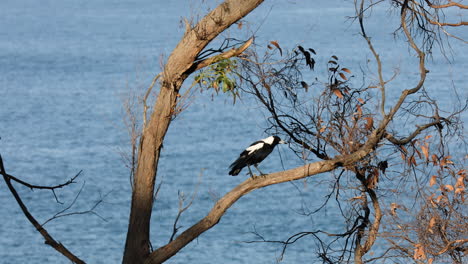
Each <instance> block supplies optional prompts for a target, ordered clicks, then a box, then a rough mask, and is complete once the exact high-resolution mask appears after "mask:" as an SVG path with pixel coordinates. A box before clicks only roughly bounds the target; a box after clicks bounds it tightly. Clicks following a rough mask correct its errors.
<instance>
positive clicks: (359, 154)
mask: <svg viewBox="0 0 468 264" xmlns="http://www.w3.org/2000/svg"><path fill="white" fill-rule="evenodd" d="M382 135H383V129H381V128H378V129H376V130H374V131H373V133H372V135H371V136H370V137H369V140H368V141H367V143H366V144H365V145H364V146H363V147H361V148H360V149H359V150H357V151H356V152H354V153H352V154H349V155H344V156H338V157H336V158H334V159H331V160H326V161H319V162H314V163H310V164H307V165H304V166H301V167H297V168H294V169H290V170H286V171H281V172H276V173H272V174H269V175H268V176H266V177H264V178H256V179H251V178H249V179H248V180H246V181H244V182H243V183H241V184H239V185H238V186H237V187H235V188H234V189H233V190H231V191H230V192H229V193H227V194H226V195H225V196H224V197H222V198H221V199H220V200H219V201H218V202H217V203H216V204H215V205H214V207H213V209H211V211H210V212H209V213H208V215H207V216H205V217H204V218H203V219H202V220H200V221H199V222H198V223H196V224H195V225H193V226H192V227H190V228H188V229H187V230H186V231H184V232H183V233H182V234H181V235H179V236H178V237H177V238H176V239H174V240H173V241H172V242H170V243H169V244H167V245H165V246H163V247H160V248H158V249H157V250H155V251H153V252H152V253H151V254H150V255H149V257H148V258H147V259H146V261H145V264H156V263H162V262H164V261H166V260H167V259H169V258H170V257H172V256H173V255H175V254H176V253H177V252H178V251H179V250H180V249H182V248H183V247H185V246H186V245H187V244H188V243H190V242H191V241H192V240H194V239H195V238H197V237H198V236H200V235H201V234H202V233H203V232H205V231H207V230H209V229H210V228H212V227H213V226H215V225H216V224H217V223H218V222H219V220H220V219H221V217H222V216H223V215H224V213H225V212H226V210H227V209H229V208H230V207H231V206H232V205H233V204H234V203H235V202H236V201H237V200H238V199H239V198H241V197H242V196H244V195H246V194H248V193H250V192H251V191H253V190H256V189H259V188H262V187H266V186H269V185H273V184H278V183H283V182H288V181H294V180H299V179H302V178H305V177H308V176H312V175H317V174H320V173H324V172H328V171H331V170H334V169H336V168H338V167H346V166H350V165H351V164H353V163H355V162H357V161H359V160H360V159H362V158H364V157H365V156H367V155H368V154H369V153H371V152H373V151H374V148H375V146H377V144H378V143H379V141H380V140H381V138H382Z"/></svg>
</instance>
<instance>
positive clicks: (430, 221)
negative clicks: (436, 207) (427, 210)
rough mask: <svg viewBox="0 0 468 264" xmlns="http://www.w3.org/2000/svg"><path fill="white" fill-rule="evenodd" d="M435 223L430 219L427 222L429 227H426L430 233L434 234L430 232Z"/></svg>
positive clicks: (434, 219)
mask: <svg viewBox="0 0 468 264" xmlns="http://www.w3.org/2000/svg"><path fill="white" fill-rule="evenodd" d="M435 223H436V218H435V217H432V218H431V220H429V225H428V226H427V230H428V231H429V232H430V233H431V234H434V231H432V228H433V227H434V225H435Z"/></svg>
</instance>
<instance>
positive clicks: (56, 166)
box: [0, 0, 468, 263]
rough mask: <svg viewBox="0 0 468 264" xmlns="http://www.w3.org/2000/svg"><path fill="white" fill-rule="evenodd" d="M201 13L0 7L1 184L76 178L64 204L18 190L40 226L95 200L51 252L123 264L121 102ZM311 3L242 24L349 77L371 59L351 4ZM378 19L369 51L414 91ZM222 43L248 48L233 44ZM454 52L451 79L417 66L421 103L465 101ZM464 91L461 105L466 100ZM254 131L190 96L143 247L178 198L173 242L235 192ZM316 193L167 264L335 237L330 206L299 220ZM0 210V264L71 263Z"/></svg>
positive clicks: (159, 241)
mask: <svg viewBox="0 0 468 264" xmlns="http://www.w3.org/2000/svg"><path fill="white" fill-rule="evenodd" d="M198 2H199V1H182V0H177V1H159V0H157V1H154V0H151V1H150V0H137V1H129V0H125V1H110V0H96V1H72V0H63V1H52V0H43V1H32V0H23V1H16V0H15V1H13V0H2V1H1V2H0V137H1V140H0V153H1V154H2V157H3V159H4V162H5V166H6V169H7V171H8V172H9V173H10V174H12V175H15V176H17V177H19V178H21V179H24V180H27V181H29V182H31V183H36V184H48V185H52V184H56V183H59V182H63V181H66V180H68V179H69V178H71V177H72V176H73V175H75V174H76V173H78V172H79V171H80V170H82V171H83V172H82V175H81V176H80V177H79V178H78V181H77V183H76V184H73V185H72V187H71V188H66V189H63V190H60V191H58V192H57V196H58V199H59V201H60V202H62V203H63V204H60V203H56V201H55V198H54V196H53V194H52V193H51V192H46V191H38V190H36V191H30V190H28V189H25V188H22V187H18V190H19V191H20V193H21V195H22V196H23V198H24V202H25V203H26V204H27V206H29V208H30V210H31V212H32V213H33V214H34V215H35V216H36V217H37V218H38V219H39V221H40V222H41V223H43V222H45V221H46V220H47V219H49V218H50V217H52V216H53V215H54V214H55V213H57V212H58V211H60V210H62V209H64V208H66V207H67V206H69V205H70V203H72V202H73V200H74V197H75V196H76V194H77V193H78V192H80V190H81V193H80V196H79V198H78V199H77V201H76V203H74V205H73V207H72V209H71V211H72V212H83V211H87V210H90V208H91V207H92V206H93V205H94V204H95V203H96V202H98V201H100V200H102V203H100V204H99V206H98V207H97V208H96V209H95V210H94V212H95V213H96V214H80V215H74V216H70V217H63V218H58V219H56V220H54V221H52V222H50V223H47V224H46V227H47V228H48V230H49V231H50V232H51V234H52V235H53V236H54V237H55V238H56V239H57V240H58V241H60V242H61V243H63V244H65V245H66V246H67V247H68V248H69V249H70V250H71V251H73V252H74V253H76V254H77V255H78V256H79V257H81V258H82V259H83V260H85V261H87V262H88V263H119V262H120V261H121V258H122V249H123V246H124V243H125V234H126V230H127V221H128V213H129V204H130V185H129V172H128V169H127V168H126V166H125V162H123V161H122V156H121V153H128V152H129V149H130V148H129V139H128V136H127V131H126V128H125V126H124V125H123V122H122V118H123V116H124V111H123V108H122V104H123V103H122V102H123V101H124V100H125V98H129V97H130V95H131V94H132V92H131V91H134V93H136V94H141V93H142V92H143V91H144V88H145V87H148V85H149V84H150V83H151V79H152V77H153V76H154V75H155V74H156V73H157V72H158V71H159V70H160V62H161V61H163V60H164V58H167V56H168V55H169V54H170V52H171V50H172V49H173V48H174V46H175V45H176V43H177V42H178V40H179V39H180V37H181V36H182V34H183V27H181V22H180V21H181V18H182V17H184V16H185V17H190V16H193V15H196V14H199V13H204V12H205V11H206V9H207V7H206V5H200V4H199V3H198ZM305 2H307V3H305ZM315 2H318V1H267V3H265V4H263V5H262V6H261V7H259V8H258V10H256V11H255V12H254V13H253V14H251V15H249V16H248V17H247V18H246V21H249V23H248V26H249V28H250V30H252V31H257V30H258V31H257V35H258V38H257V39H256V41H257V43H258V44H259V45H265V43H266V42H267V41H270V40H277V41H278V42H279V43H280V44H281V45H282V47H283V48H285V49H292V48H293V47H294V45H295V44H298V43H299V44H302V45H305V46H310V47H314V48H315V49H316V50H317V51H318V52H319V55H320V54H324V57H319V58H318V65H319V64H320V63H321V65H319V66H318V68H319V69H318V70H319V71H320V70H323V69H324V67H325V66H324V65H325V63H326V61H327V59H328V56H329V55H331V54H336V55H338V56H339V57H340V59H341V60H342V61H344V62H345V63H347V64H349V65H350V66H349V67H352V66H354V67H355V68H356V71H357V69H358V67H359V65H361V66H362V65H365V63H366V59H367V58H370V54H369V52H368V51H367V49H366V48H365V46H364V41H363V40H362V39H361V38H360V37H359V36H358V34H357V33H358V32H357V25H355V24H351V23H350V21H349V20H346V19H345V17H346V16H350V15H352V14H353V10H354V8H353V6H352V3H351V2H352V1H321V3H318V4H317V3H315ZM375 16H377V17H378V16H380V17H379V20H375V21H374V22H373V23H370V24H369V31H370V32H372V33H378V32H380V31H383V30H382V29H388V30H387V32H388V33H387V34H379V35H378V37H375V39H374V41H375V44H376V45H377V47H378V49H379V50H380V51H382V54H381V56H382V58H383V60H384V62H386V63H388V64H386V65H388V66H387V67H388V68H387V72H388V73H390V72H391V71H392V70H393V68H394V67H399V68H400V69H402V71H404V70H406V69H408V70H409V74H407V75H404V77H402V78H401V79H399V80H397V81H396V83H397V84H398V83H399V84H404V83H405V82H408V81H413V82H414V80H415V79H416V78H417V70H416V69H415V68H409V67H410V66H408V62H414V61H415V59H414V58H411V59H410V58H408V57H410V55H409V54H408V51H407V49H406V47H405V46H404V44H402V43H399V42H398V41H396V42H394V37H393V36H392V35H391V34H390V33H391V26H394V25H395V21H392V20H390V19H389V18H388V17H390V16H389V14H388V13H387V11H386V10H385V9H382V10H380V11H378V12H376V13H375ZM387 20H388V21H387ZM382 21H383V22H384V23H381V22H382ZM377 22H379V23H380V24H379V23H377ZM465 33H466V32H465ZM231 34H233V35H235V34H237V36H244V37H245V36H246V34H245V33H242V31H240V30H233V31H232V32H231ZM465 37H467V35H466V34H465ZM395 43H396V44H395ZM457 44H458V46H461V44H459V43H457ZM398 45H400V46H401V49H398V48H396V47H398ZM458 46H457V45H455V48H454V49H455V52H458V53H457V54H458V55H457V57H455V59H454V60H453V62H452V63H451V64H449V65H448V66H447V64H446V62H445V61H444V58H443V57H441V56H439V55H437V54H435V56H434V59H433V60H432V61H430V62H429V64H428V68H429V69H430V70H431V73H433V74H431V75H430V76H429V77H428V78H429V80H428V83H430V84H428V86H427V89H428V90H431V91H433V92H435V93H436V94H438V95H440V98H439V99H440V100H442V101H443V102H445V103H447V102H451V101H452V100H453V98H452V97H450V96H452V95H450V94H451V93H449V91H450V90H451V87H452V83H451V81H452V80H453V84H454V85H455V86H456V87H457V88H459V89H461V88H466V84H464V82H465V79H466V69H467V68H468V67H467V57H466V56H467V55H466V54H468V53H467V52H466V48H465V49H464V50H462V48H459V47H458ZM463 56H464V57H463ZM439 64H440V65H443V66H442V67H441V66H439ZM447 67H448V68H447ZM320 68H322V69H320ZM463 69H465V70H463ZM463 76H464V77H465V78H463ZM463 86H465V87H463ZM461 90H462V94H461V96H465V97H466V90H463V89H461ZM395 95H396V94H395ZM390 97H391V95H390ZM465 119H466V117H465ZM264 128H265V123H264V116H263V114H262V113H261V111H260V110H259V108H258V106H257V105H256V104H255V103H253V102H251V101H250V100H249V99H248V98H243V99H242V100H241V101H240V102H239V103H237V104H236V105H232V103H231V100H230V99H229V98H228V97H227V96H225V95H219V96H217V97H215V98H214V99H212V97H211V94H210V93H209V92H205V93H201V94H199V93H197V94H195V98H194V100H193V102H192V103H191V104H190V106H189V108H188V109H187V110H186V111H185V112H183V113H182V114H181V115H180V116H178V117H177V119H176V121H175V122H174V123H173V124H172V126H171V128H170V130H169V133H168V136H167V140H166V142H165V144H164V150H163V156H162V158H161V162H160V168H159V175H158V177H159V178H158V179H159V180H162V182H163V184H162V188H161V192H160V193H159V196H158V200H157V201H156V204H155V211H154V214H153V217H152V244H153V247H155V248H156V247H158V246H161V245H163V244H164V243H166V242H167V241H168V239H169V237H170V234H171V232H172V224H173V220H174V217H175V215H176V214H177V193H178V192H184V193H185V194H186V196H187V197H190V195H191V193H192V192H193V191H194V189H196V188H195V186H197V185H198V186H199V187H198V192H197V196H196V198H195V200H194V204H193V206H192V207H191V208H190V209H189V210H188V211H187V213H186V214H184V215H183V217H182V219H181V221H180V225H181V226H182V229H184V228H186V227H188V226H190V225H191V224H194V223H195V222H196V221H198V220H199V219H200V218H202V217H203V216H204V215H206V213H207V212H208V211H209V209H210V208H211V206H212V205H213V204H214V200H215V199H216V198H217V197H219V196H222V195H223V194H224V193H226V192H227V191H229V190H230V189H231V188H233V187H234V186H236V185H237V184H238V183H240V182H241V181H243V180H244V179H245V176H239V177H230V176H228V175H227V167H228V166H229V164H230V163H231V162H232V161H233V159H235V157H236V156H237V155H238V154H239V152H240V151H241V150H242V149H243V148H244V147H246V146H248V144H249V143H251V142H252V141H254V140H257V139H259V138H263V137H265V136H266V135H265V134H263V130H264ZM298 164H300V161H298V160H297V159H296V157H295V156H294V155H293V153H292V152H291V151H290V150H289V149H288V148H287V147H285V146H280V147H279V148H278V150H277V151H275V152H273V154H272V155H271V157H269V158H268V159H267V160H265V162H263V163H262V168H264V170H265V171H275V170H280V169H282V168H292V167H294V166H296V165H298ZM199 175H202V177H201V180H199ZM322 179H323V178H322ZM320 180H321V179H319V178H318V179H310V180H309V181H308V182H307V184H305V183H304V182H297V183H295V184H292V183H284V184H280V185H277V186H271V187H268V188H265V189H262V190H257V191H255V192H253V193H250V194H248V195H246V196H245V197H243V198H241V199H240V201H239V202H238V203H236V204H235V205H234V206H233V207H232V208H231V209H229V211H228V212H227V214H226V215H225V216H224V217H223V218H222V219H221V221H220V223H219V224H218V225H217V226H215V227H214V228H213V229H211V230H209V231H208V232H206V233H205V234H203V235H202V236H201V237H200V238H198V239H197V240H195V241H193V242H192V243H191V244H190V245H189V246H187V247H186V248H184V249H183V250H182V251H181V252H180V253H179V254H177V255H176V256H175V257H174V258H172V259H171V260H170V261H168V263H275V262H276V258H277V257H278V256H279V254H280V246H279V245H275V244H263V243H257V244H245V243H242V242H243V241H248V240H254V239H258V238H256V237H255V236H253V235H252V234H250V233H249V232H252V231H257V232H259V233H260V234H262V235H264V236H265V237H266V238H268V239H272V240H282V239H285V238H287V237H288V236H289V235H291V234H294V233H296V232H299V231H307V230H312V229H327V230H328V231H332V232H333V231H338V230H340V227H341V226H340V225H339V224H336V225H334V224H333V223H334V222H333V221H334V219H335V217H336V215H337V210H334V208H333V206H330V207H329V208H327V209H326V210H325V211H323V213H322V215H320V217H315V218H310V217H306V216H299V215H298V214H297V213H296V212H297V211H298V210H300V209H301V205H302V203H303V201H306V203H307V204H308V205H309V206H311V208H316V207H317V206H318V205H319V202H314V201H319V200H322V199H323V197H324V195H325V194H326V192H325V188H321V185H320V184H319V182H320ZM325 184H326V183H325ZM298 190H300V191H298ZM0 202H1V203H2V205H1V206H0V215H1V216H2V219H3V221H2V224H1V225H0V263H68V262H67V260H66V259H65V258H63V257H62V256H61V255H59V254H58V253H56V252H55V251H54V250H53V249H51V248H50V247H49V246H47V245H44V243H43V240H42V237H41V236H40V235H39V234H38V233H37V232H35V231H34V229H33V227H32V226H31V225H30V224H29V222H27V220H26V218H25V217H24V216H23V214H22V213H21V211H20V209H19V207H18V205H17V204H16V203H15V202H14V200H13V198H12V197H11V195H10V194H9V192H8V191H7V189H6V186H5V184H4V183H3V181H1V183H0ZM304 241H305V242H304V243H302V244H300V245H299V244H298V245H294V246H291V249H290V250H289V251H288V254H286V256H285V259H284V263H303V262H305V261H308V262H309V263H310V262H312V263H313V259H314V257H315V250H314V243H313V242H312V241H311V240H307V238H306V239H305V240H304Z"/></svg>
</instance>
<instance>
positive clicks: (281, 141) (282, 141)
mask: <svg viewBox="0 0 468 264" xmlns="http://www.w3.org/2000/svg"><path fill="white" fill-rule="evenodd" d="M278 143H279V144H288V142H286V141H284V140H280V142H278Z"/></svg>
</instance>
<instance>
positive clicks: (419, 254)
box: [413, 243, 426, 260]
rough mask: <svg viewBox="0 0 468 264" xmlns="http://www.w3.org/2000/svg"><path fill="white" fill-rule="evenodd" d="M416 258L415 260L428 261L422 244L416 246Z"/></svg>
mask: <svg viewBox="0 0 468 264" xmlns="http://www.w3.org/2000/svg"><path fill="white" fill-rule="evenodd" d="M414 247H415V248H414V256H413V258H414V259H416V260H418V259H426V253H425V252H424V247H423V245H421V244H419V243H418V244H416V245H414Z"/></svg>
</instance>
